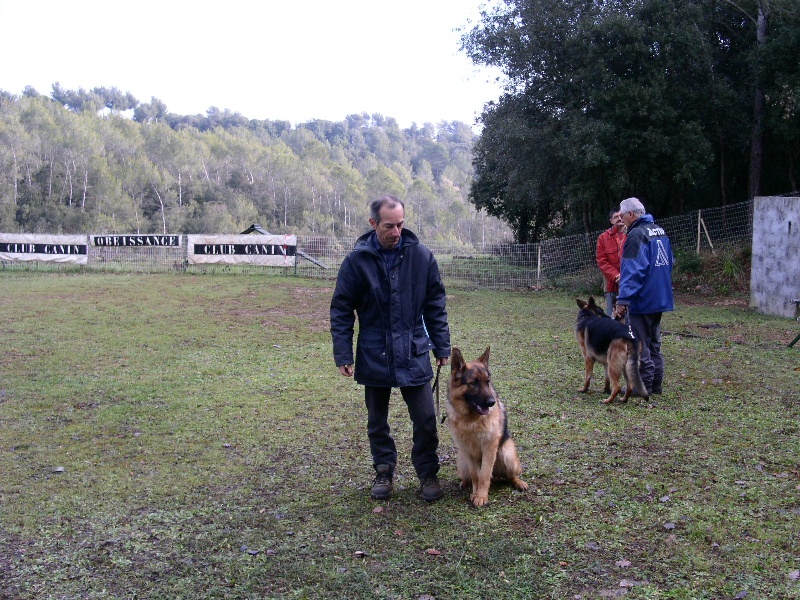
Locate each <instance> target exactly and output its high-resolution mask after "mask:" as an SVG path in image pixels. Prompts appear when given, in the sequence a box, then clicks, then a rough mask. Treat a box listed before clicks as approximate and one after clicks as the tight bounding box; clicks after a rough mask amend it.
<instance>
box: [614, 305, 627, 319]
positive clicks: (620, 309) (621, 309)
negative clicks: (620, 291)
mask: <svg viewBox="0 0 800 600" xmlns="http://www.w3.org/2000/svg"><path fill="white" fill-rule="evenodd" d="M627 311H628V307H627V306H626V305H624V304H617V306H616V307H615V308H614V318H617V317H624V316H625V313H626V312H627Z"/></svg>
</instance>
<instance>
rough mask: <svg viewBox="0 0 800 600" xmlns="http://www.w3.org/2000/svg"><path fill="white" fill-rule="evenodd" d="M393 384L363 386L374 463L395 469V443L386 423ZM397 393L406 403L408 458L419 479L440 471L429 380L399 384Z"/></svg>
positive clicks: (434, 413) (437, 435) (434, 410)
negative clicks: (409, 438)
mask: <svg viewBox="0 0 800 600" xmlns="http://www.w3.org/2000/svg"><path fill="white" fill-rule="evenodd" d="M391 393H392V388H390V387H373V386H369V385H368V386H364V401H365V403H366V405H367V435H368V436H369V448H370V451H371V452H372V462H373V464H374V465H390V466H391V468H392V472H394V468H395V465H396V464H397V447H396V446H395V443H394V439H393V438H392V432H391V430H390V427H389V397H390V396H391ZM400 394H401V395H402V396H403V400H404V401H405V403H406V406H407V407H408V416H409V417H411V423H412V425H413V446H412V448H411V462H412V464H413V465H414V470H415V471H416V473H417V477H419V478H420V479H422V478H425V477H429V476H432V475H436V474H437V473H438V472H439V456H438V454H437V453H436V450H437V448H438V447H439V434H438V433H437V431H436V408H435V407H434V405H433V392H432V390H431V386H430V384H427V383H426V384H423V385H416V386H409V387H401V388H400Z"/></svg>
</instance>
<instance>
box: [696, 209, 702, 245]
mask: <svg viewBox="0 0 800 600" xmlns="http://www.w3.org/2000/svg"><path fill="white" fill-rule="evenodd" d="M701 213H702V211H699V210H698V211H697V251H696V253H697V255H698V256H699V255H700V222H701V221H702V220H703V217H702V214H701Z"/></svg>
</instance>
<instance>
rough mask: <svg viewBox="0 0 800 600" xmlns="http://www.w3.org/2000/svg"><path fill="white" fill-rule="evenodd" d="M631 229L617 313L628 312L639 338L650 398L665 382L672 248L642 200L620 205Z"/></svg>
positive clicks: (625, 252) (640, 365)
mask: <svg viewBox="0 0 800 600" xmlns="http://www.w3.org/2000/svg"><path fill="white" fill-rule="evenodd" d="M619 210H620V212H621V213H622V220H623V221H624V222H625V226H626V227H627V228H628V234H627V238H626V239H625V245H624V246H623V247H622V263H621V267H620V281H619V295H618V296H617V308H616V311H615V314H616V315H625V314H626V313H627V315H628V317H629V322H630V325H631V329H633V335H634V336H635V337H636V338H638V339H639V340H641V342H642V351H641V354H640V355H639V370H640V372H641V374H642V381H643V382H644V385H645V387H646V388H647V391H648V393H649V394H650V395H652V394H660V393H661V388H662V382H663V380H664V357H663V355H662V354H661V315H662V313H664V312H666V311H671V310H673V309H674V307H675V305H674V300H673V297H672V265H673V256H672V246H671V244H670V241H669V238H668V237H667V234H666V233H665V232H664V230H663V229H662V228H661V227H659V226H658V225H656V224H655V223H654V222H653V217H652V216H651V215H649V214H647V213H646V212H645V209H644V205H643V204H642V203H641V202H640V201H639V199H638V198H626V199H625V200H623V201H622V202H621V203H620V205H619Z"/></svg>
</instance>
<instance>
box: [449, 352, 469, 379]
mask: <svg viewBox="0 0 800 600" xmlns="http://www.w3.org/2000/svg"><path fill="white" fill-rule="evenodd" d="M465 367H466V364H465V363H464V357H463V356H461V350H459V349H458V348H453V349H452V350H451V351H450V372H451V373H453V374H454V375H455V374H461V373H463V372H464V368H465Z"/></svg>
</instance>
